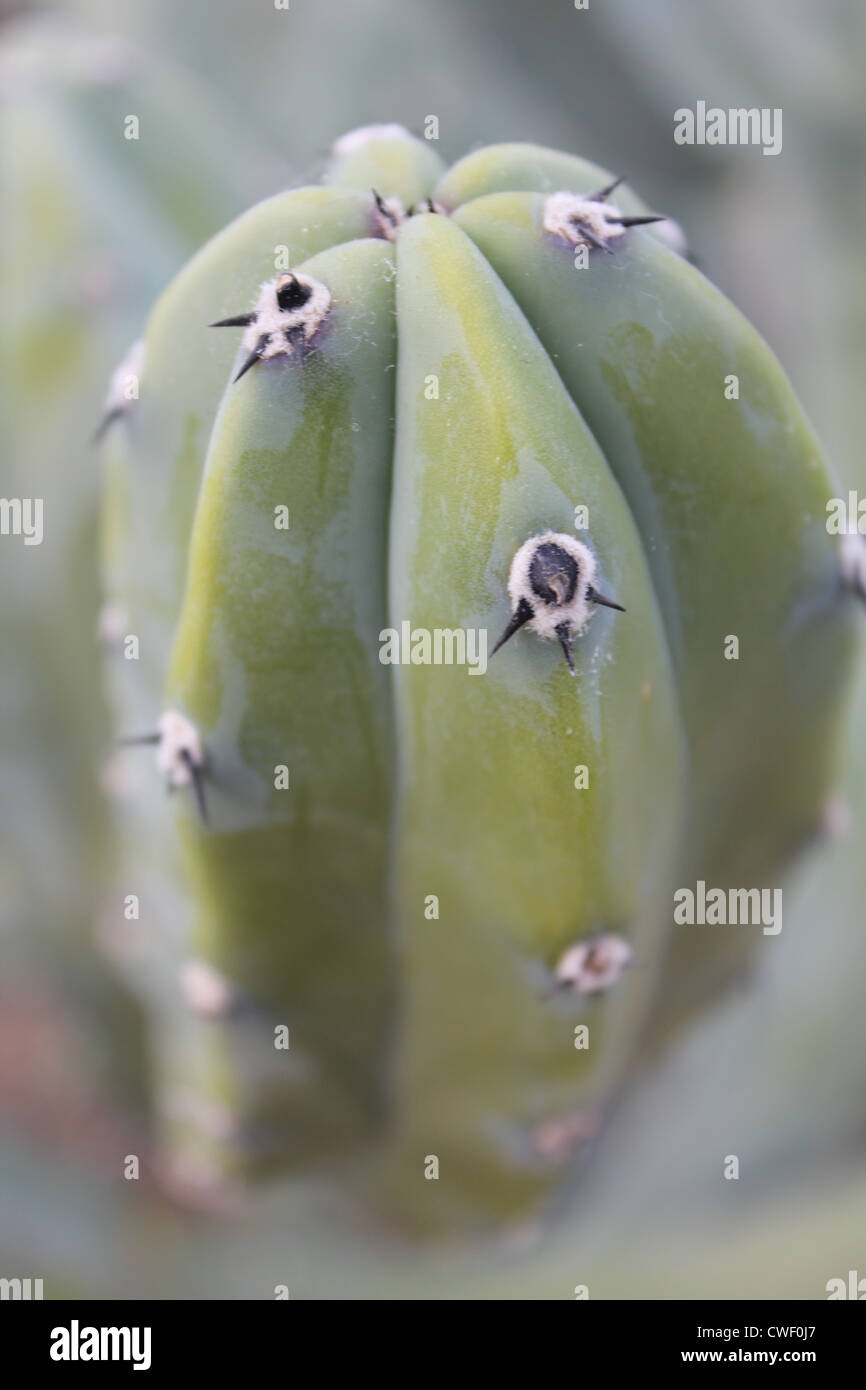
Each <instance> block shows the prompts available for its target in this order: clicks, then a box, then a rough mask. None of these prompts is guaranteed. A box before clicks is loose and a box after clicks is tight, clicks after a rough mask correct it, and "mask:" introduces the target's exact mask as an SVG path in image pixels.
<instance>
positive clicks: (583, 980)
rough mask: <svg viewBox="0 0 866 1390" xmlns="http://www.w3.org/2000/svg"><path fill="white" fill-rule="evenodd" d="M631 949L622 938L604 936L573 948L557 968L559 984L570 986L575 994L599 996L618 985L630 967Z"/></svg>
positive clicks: (609, 935) (581, 942)
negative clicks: (620, 978) (612, 986)
mask: <svg viewBox="0 0 866 1390" xmlns="http://www.w3.org/2000/svg"><path fill="white" fill-rule="evenodd" d="M632 954H633V953H632V949H631V947H630V946H629V944H628V942H627V941H624V940H623V938H622V937H621V936H614V935H612V934H611V933H609V932H608V933H605V934H604V935H602V936H593V937H590V939H589V940H588V941H579V942H578V944H577V945H576V946H571V947H570V948H569V949H568V950H567V951H566V953H565V955H564V956H563V957H562V959H561V960H560V961H559V963H558V965H557V967H556V978H557V980H558V982H559V983H560V984H563V985H570V986H571V988H572V989H573V990H574V992H575V994H600V993H601V992H602V991H603V990H606V989H610V987H611V985H614V984H616V982H617V980H618V979H619V977H620V975H621V974H622V972H623V970H625V968H626V966H627V965H629V964H630V962H631V959H632Z"/></svg>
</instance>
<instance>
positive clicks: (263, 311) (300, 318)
mask: <svg viewBox="0 0 866 1390" xmlns="http://www.w3.org/2000/svg"><path fill="white" fill-rule="evenodd" d="M292 280H297V282H298V284H299V285H303V286H304V288H305V289H308V290H310V291H311V294H310V297H309V299H308V300H307V301H306V303H305V304H300V305H299V306H298V308H297V309H281V308H280V306H279V303H278V302H277V294H278V293H279V291H280V290H281V289H282V288H283V286H284V285H287V284H290V283H291V282H292ZM330 307H331V294H330V291H329V290H328V289H326V288H325V286H324V285H323V284H322V283H321V281H320V280H314V279H313V278H312V276H311V275H278V276H277V277H276V278H275V279H274V280H266V281H265V283H264V284H263V285H262V287H261V289H260V290H259V297H258V299H257V300H256V302H255V307H254V309H253V313H254V314H255V318H254V319H253V321H252V323H251V324H249V326H248V327H247V328H245V329H244V336H243V338H242V340H241V341H242V344H243V346H244V348H245V349H246V350H247V352H253V351H254V350H255V348H256V347H257V345H258V343H259V340H260V339H261V338H263V337H264V336H265V334H267V338H268V341H267V343H266V344H265V346H264V348H263V349H262V351H261V353H260V354H259V355H260V357H262V358H265V357H279V356H280V355H281V354H284V355H286V356H289V355H291V353H292V352H293V351H294V349H293V347H292V344H291V343H290V342H289V339H288V338H287V337H286V333H287V332H288V331H289V329H292V328H303V330H304V342H306V343H308V342H309V341H310V339H311V338H312V336H313V334H314V333H315V332H316V331H317V330H318V329H319V328H321V326H322V324H323V323H324V321H325V318H326V317H327V314H328V310H329V309H330Z"/></svg>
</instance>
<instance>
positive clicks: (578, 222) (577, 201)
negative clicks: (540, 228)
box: [544, 193, 626, 246]
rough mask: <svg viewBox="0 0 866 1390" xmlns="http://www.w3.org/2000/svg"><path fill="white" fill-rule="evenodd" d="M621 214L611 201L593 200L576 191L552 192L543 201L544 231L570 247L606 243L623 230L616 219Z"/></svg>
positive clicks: (621, 233)
mask: <svg viewBox="0 0 866 1390" xmlns="http://www.w3.org/2000/svg"><path fill="white" fill-rule="evenodd" d="M620 217H622V213H621V212H620V210H619V208H618V207H614V205H613V203H595V202H593V201H592V200H591V199H590V198H579V197H578V196H577V194H576V193H551V195H550V197H549V198H548V200H547V202H546V203H545V204H544V230H545V231H546V232H549V233H550V235H551V236H556V237H561V239H562V240H563V241H568V242H570V243H571V245H572V246H592V245H593V244H594V243H595V242H598V243H600V244H601V245H602V246H606V245H607V243H608V242H609V241H611V240H612V239H613V238H614V237H620V236H622V235H623V234H624V233H625V231H626V228H625V227H623V226H621V225H620V224H619V222H618V221H617V220H616V219H617V218H620Z"/></svg>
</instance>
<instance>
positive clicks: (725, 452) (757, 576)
mask: <svg viewBox="0 0 866 1390" xmlns="http://www.w3.org/2000/svg"><path fill="white" fill-rule="evenodd" d="M544 204H545V198H544V197H543V196H541V195H538V194H528V193H507V194H491V195H488V196H485V197H482V198H479V199H477V200H476V201H474V202H472V203H469V204H466V205H465V206H464V207H463V208H461V209H460V210H459V211H458V212H457V213H455V219H454V220H455V221H456V222H457V223H458V225H460V226H461V227H463V229H464V230H465V231H466V232H467V233H468V234H469V235H470V236H472V237H473V239H474V241H475V242H476V244H477V245H478V246H479V247H480V249H481V250H482V251H483V252H484V254H485V255H486V256H487V258H488V259H489V261H490V263H491V264H492V265H493V266H494V268H495V269H496V270H497V271H498V273H499V274H500V275H501V276H502V277H503V279H504V280H505V282H506V284H507V285H508V286H509V288H510V289H511V291H512V293H513V294H514V295H515V297H516V298H517V300H518V302H519V303H521V305H522V306H523V308H524V310H525V311H526V312H528V313H529V312H531V313H532V315H533V322H534V323H535V325H536V328H537V331H538V333H539V335H540V337H541V339H542V341H543V342H544V344H545V346H546V347H547V349H548V351H549V353H550V354H551V357H552V359H553V360H554V361H555V362H556V365H557V369H558V371H559V373H560V375H561V377H562V379H563V381H564V383H565V385H566V386H567V387H568V389H569V391H570V392H571V395H572V397H573V399H574V400H575V401H576V402H577V404H578V406H579V407H580V409H581V410H582V412H583V414H584V416H585V418H586V420H587V423H588V424H589V426H590V428H591V429H592V431H593V433H594V435H595V437H596V439H597V440H598V441H599V444H600V445H601V447H602V448H603V449H604V451H605V455H606V457H607V458H608V460H609V462H610V466H611V468H612V470H613V471H614V473H615V474H616V476H617V477H618V479H619V481H620V483H621V484H622V487H623V489H624V491H625V493H626V496H627V497H628V499H629V502H630V505H631V508H632V511H633V513H634V515H635V517H636V519H637V522H638V525H639V528H640V532H641V536H642V539H643V542H644V546H645V549H646V553H647V557H648V560H649V564H650V568H651V570H652V572H653V578H654V581H655V586H656V592H657V593H658V596H659V601H660V603H661V605H662V609H663V612H664V615H665V623H666V630H667V633H668V639H669V642H670V647H671V651H672V655H673V659H674V663H675V666H676V670H677V678H678V684H679V687H680V691H681V700H682V711H683V720H684V724H685V728H686V731H687V735H688V742H689V749H690V774H691V775H690V817H689V821H690V831H689V836H688V840H687V842H686V844H685V846H684V855H683V861H682V862H683V875H684V877H683V882H684V883H689V882H692V883H693V882H694V881H695V879H696V878H703V879H704V880H705V881H706V882H707V883H708V884H712V885H722V886H727V885H728V884H732V885H734V886H738V885H742V886H749V887H751V886H758V885H764V884H767V885H773V884H777V883H778V881H779V868H780V865H781V864H782V863H783V861H784V859H785V858H786V856H788V855H789V854H790V853H791V852H792V851H794V850H796V849H797V848H799V847H800V846H801V845H802V844H803V843H805V842H806V841H807V840H808V839H809V838H810V837H813V836H814V835H815V834H816V833H818V831H819V829H820V818H821V814H822V809H823V806H824V804H825V803H826V801H827V799H828V798H829V796H830V795H831V793H832V790H833V787H834V785H835V783H836V779H837V776H838V765H837V756H836V742H837V739H838V736H839V733H840V730H841V725H840V721H839V704H840V700H841V699H842V697H843V692H844V690H845V686H846V681H847V676H848V673H849V668H850V663H851V659H852V655H853V646H854V639H855V623H856V614H855V611H854V609H855V604H854V603H853V601H852V600H851V599H850V598H849V597H847V596H846V595H845V594H843V592H842V590H841V584H840V565H839V550H838V538H836V537H834V536H831V535H829V534H828V532H827V529H826V501H827V498H828V497H829V496H830V495H832V492H833V487H832V484H831V481H830V478H829V477H828V474H827V471H826V469H825V466H824V464H823V460H822V458H821V455H820V450H819V448H818V445H817V442H816V440H815V438H814V435H813V434H812V432H811V430H810V428H809V425H808V422H807V421H806V420H805V418H804V416H803V413H802V411H801V409H800V407H799V405H798V403H797V401H796V398H795V397H794V395H793V392H792V391H791V388H790V386H789V384H788V382H787V380H786V378H785V377H784V374H783V373H782V371H781V369H780V367H779V366H778V364H777V362H776V361H775V359H774V358H773V356H772V354H771V353H770V351H769V349H768V348H767V347H766V345H765V344H764V342H763V341H762V340H761V338H760V337H759V335H758V334H757V333H756V332H755V330H754V329H753V328H751V326H750V325H749V324H748V323H747V322H746V320H745V319H744V318H743V317H742V315H741V314H740V313H739V312H738V311H737V310H736V309H735V308H734V307H733V306H732V305H731V304H730V303H729V302H728V301H727V300H726V299H725V298H724V296H722V295H721V294H720V293H719V292H718V291H717V290H716V289H714V287H713V286H712V285H710V284H709V282H708V281H706V280H705V279H704V277H703V276H702V275H700V274H699V272H697V271H696V270H695V269H694V268H693V267H692V266H690V265H689V264H688V263H687V262H685V261H683V260H682V259H681V258H680V257H678V256H676V255H674V254H673V253H672V252H671V251H669V250H667V249H666V248H665V247H663V246H660V245H658V243H657V242H654V241H653V240H652V239H651V238H650V237H649V236H648V235H647V234H646V233H641V232H640V231H638V230H635V231H634V232H633V233H631V234H630V235H628V236H627V237H626V238H624V239H623V244H622V245H621V246H620V245H616V249H615V250H614V251H613V254H611V255H604V254H596V253H593V256H592V257H591V263H590V265H589V267H588V268H586V270H582V269H578V268H577V267H576V266H575V265H574V261H573V249H572V248H571V247H569V246H566V245H564V244H562V243H561V242H559V241H557V239H556V238H553V237H551V236H550V235H549V234H547V233H545V231H544V227H543V217H544ZM732 377H736V379H737V381H738V383H739V399H736V400H730V399H727V397H726V394H725V386H726V384H727V383H729V381H730V379H731V378H732ZM731 636H734V637H736V638H737V639H738V642H739V656H738V659H736V660H729V659H726V656H725V649H726V643H727V642H728V641H729V639H730V637H731ZM680 934H681V935H682V936H683V937H687V936H688V928H686V930H685V931H684V932H682V933H680ZM693 934H694V933H693V932H692V935H693ZM753 944H754V943H753V941H750V940H749V937H748V934H746V936H745V938H744V936H743V934H741V935H740V939H739V940H737V937H736V934H734V935H733V936H732V935H731V934H728V936H727V939H726V938H725V934H724V933H722V932H716V933H713V934H712V939H711V940H710V941H709V942H701V943H699V944H697V945H696V946H694V947H693V946H692V943H691V942H690V941H688V940H684V941H683V945H684V947H685V948H686V955H685V959H684V962H683V967H682V972H681V973H682V978H677V981H676V995H677V998H678V999H679V1000H680V1001H681V1002H682V1003H684V1002H685V1001H686V999H687V998H688V996H689V994H690V993H691V992H692V991H693V990H694V989H695V987H696V986H695V983H694V981H695V979H696V975H697V972H696V971H695V969H694V954H695V953H697V954H698V955H699V957H701V958H703V960H704V961H705V962H706V961H707V960H708V958H709V955H710V954H711V953H713V952H718V957H719V965H718V968H719V971H720V972H721V973H724V972H729V971H733V972H736V970H737V968H738V964H739V963H740V962H741V961H742V959H743V951H744V946H745V947H746V949H749V948H750V947H751V946H752V945H753ZM678 973H679V972H678Z"/></svg>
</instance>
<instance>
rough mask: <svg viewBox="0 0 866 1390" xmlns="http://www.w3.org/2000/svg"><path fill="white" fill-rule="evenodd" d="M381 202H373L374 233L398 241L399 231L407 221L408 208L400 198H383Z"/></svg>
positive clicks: (387, 239)
mask: <svg viewBox="0 0 866 1390" xmlns="http://www.w3.org/2000/svg"><path fill="white" fill-rule="evenodd" d="M380 203H381V206H380ZM380 203H377V202H374V204H373V235H374V236H380V237H384V238H385V240H386V241H396V240H397V233H398V232H399V230H400V228H401V226H402V224H403V223H404V222H405V221H406V209H405V208H404V206H403V204H402V202H401V201H400V199H399V198H382V199H380Z"/></svg>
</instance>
